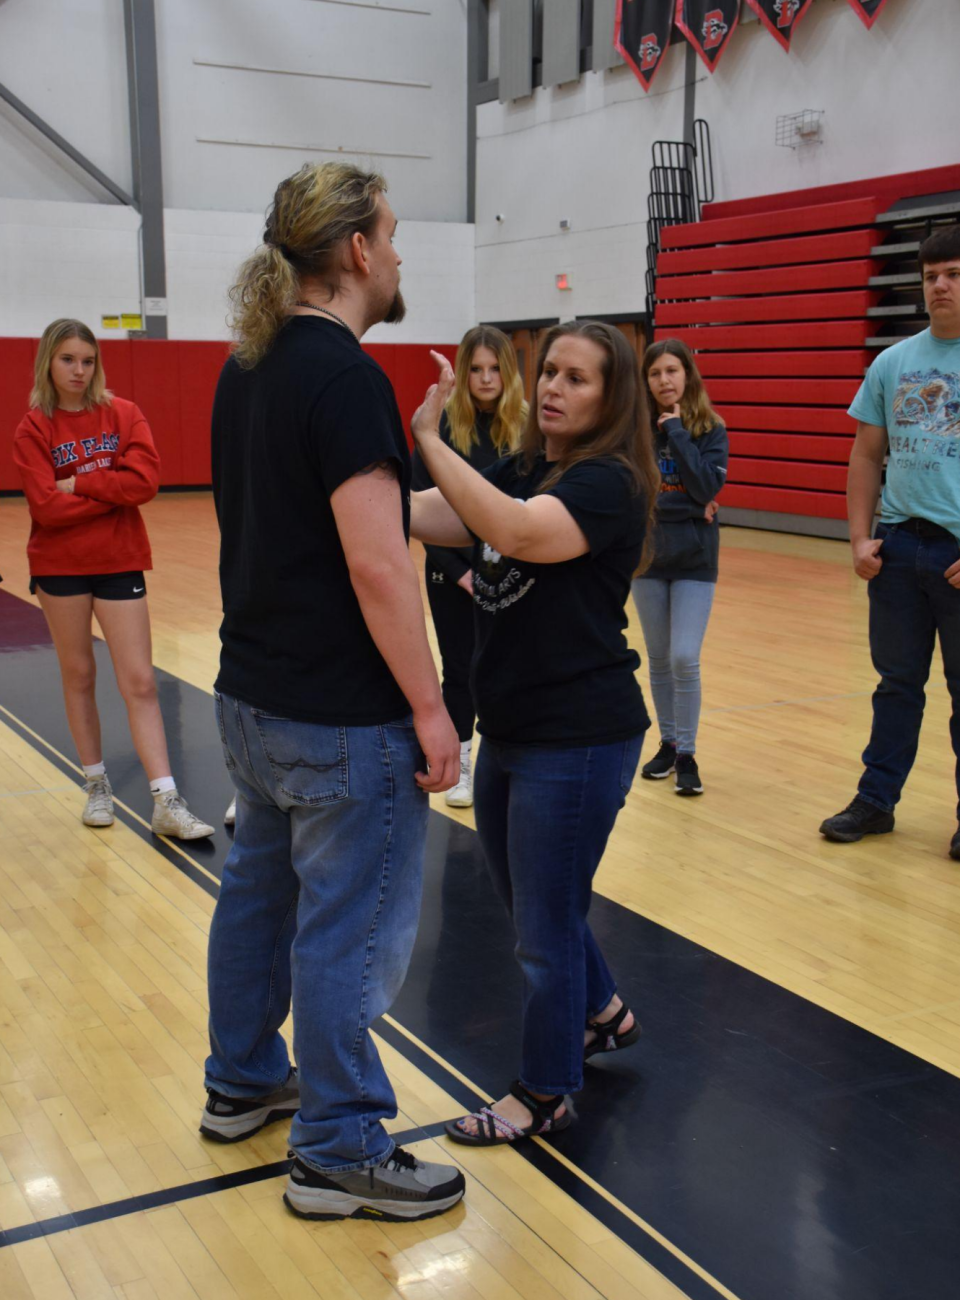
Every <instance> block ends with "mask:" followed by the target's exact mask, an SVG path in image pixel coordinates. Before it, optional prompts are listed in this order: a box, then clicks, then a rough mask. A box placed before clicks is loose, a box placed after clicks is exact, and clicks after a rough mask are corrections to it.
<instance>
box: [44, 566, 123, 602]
mask: <svg viewBox="0 0 960 1300" xmlns="http://www.w3.org/2000/svg"><path fill="white" fill-rule="evenodd" d="M38 587H39V588H40V590H41V591H42V592H43V593H44V594H45V595H47V596H93V597H94V598H95V599H96V600H140V599H142V597H143V596H144V595H145V594H146V591H147V584H146V580H145V579H144V576H143V573H142V572H141V571H140V570H137V571H136V572H131V573H78V574H76V575H75V576H68V577H61V576H60V575H59V574H58V575H57V576H56V577H48V576H47V575H46V574H44V575H43V576H42V577H39V578H34V577H31V579H30V595H31V596H35V595H36V592H37V588H38Z"/></svg>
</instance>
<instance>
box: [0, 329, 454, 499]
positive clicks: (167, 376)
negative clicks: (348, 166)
mask: <svg viewBox="0 0 960 1300" xmlns="http://www.w3.org/2000/svg"><path fill="white" fill-rule="evenodd" d="M100 346H101V350H102V353H103V364H104V369H105V371H106V375H107V384H108V386H109V387H110V389H111V390H112V391H113V392H115V393H116V394H117V396H118V397H126V398H128V399H129V400H130V401H133V402H136V404H137V405H138V406H139V407H140V409H141V410H142V411H143V413H144V415H145V416H146V418H147V421H148V422H149V424H150V428H151V430H152V431H153V437H154V441H155V442H156V444H157V449H158V451H159V452H160V460H161V474H160V482H161V484H162V485H163V486H164V487H197V486H205V485H207V484H209V482H210V414H211V411H212V409H213V395H214V391H215V389H216V386H217V379H218V377H219V374H220V370H221V367H222V366H223V363H224V361H225V359H226V357H227V355H228V347H227V344H225V343H208V342H200V341H189V340H178V339H172V340H154V339H104V340H101V345H100ZM36 347H37V341H36V340H35V339H14V338H0V491H10V490H19V488H20V481H19V478H18V477H17V474H16V471H15V469H14V466H13V458H12V456H11V450H10V449H11V444H12V442H13V433H14V430H15V429H16V427H17V425H18V424H19V423H20V420H21V418H22V417H23V414H24V412H25V411H26V409H27V399H28V396H29V393H30V388H31V385H32V382H33V358H34V355H35V353H36ZM435 350H436V351H438V352H442V353H443V354H444V356H447V357H449V359H450V361H451V362H452V361H453V360H454V358H455V356H456V352H457V349H456V345H455V344H447V343H441V344H437V345H436V347H435ZM366 351H368V352H369V353H370V354H371V356H373V357H374V358H375V359H376V360H377V361H378V362H379V363H380V365H381V366H383V368H384V370H385V371H386V373H387V375H388V377H389V379H390V381H391V383H392V384H393V387H394V391H395V392H396V394H397V404H398V405H399V407H400V414H401V416H402V418H403V424H404V428H405V429H406V430H407V437H408V441H409V430H410V419H411V416H412V415H413V413H414V411H415V410H416V409H417V407H418V406H419V404H420V402H421V401H422V400H423V395H424V393H425V392H426V390H427V387H428V386H429V385H430V384H431V383H433V381H434V379H435V378H436V373H437V368H436V365H435V363H434V361H433V360H432V358H431V356H430V345H429V344H415V343H388V344H371V345H370V346H369V347H367V349H366Z"/></svg>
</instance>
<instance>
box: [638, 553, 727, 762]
mask: <svg viewBox="0 0 960 1300" xmlns="http://www.w3.org/2000/svg"><path fill="white" fill-rule="evenodd" d="M632 590H633V600H634V604H635V605H636V607H637V613H638V614H639V616H640V626H641V627H642V628H643V639H644V641H645V642H646V646H647V660H648V663H649V668H650V693H651V694H652V696H653V707H654V708H655V709H656V712H657V722H658V724H659V726H660V735H661V737H662V739H663V740H668V741H670V742H671V743H672V744H675V745H676V747H677V752H678V753H680V754H694V753H696V749H697V727H698V726H699V723H700V647H701V646H702V645H703V638H704V636H705V635H706V631H707V622H708V621H709V618H710V610H711V609H712V607H713V593H714V591H715V590H716V583H714V582H692V581H691V580H690V579H689V578H634V580H633V587H632Z"/></svg>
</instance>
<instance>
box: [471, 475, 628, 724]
mask: <svg viewBox="0 0 960 1300" xmlns="http://www.w3.org/2000/svg"><path fill="white" fill-rule="evenodd" d="M549 468H550V467H549V465H548V464H547V462H546V461H545V460H544V459H543V458H542V457H541V458H540V459H539V460H538V461H537V462H536V464H535V465H534V467H533V470H532V471H531V472H530V473H529V474H527V473H524V470H523V466H522V462H521V461H520V460H519V459H518V458H517V457H516V456H510V457H507V458H505V459H504V460H500V461H497V463H496V464H495V465H492V466H491V467H490V468H489V469H488V470H485V471H484V477H485V478H487V479H488V480H489V481H490V482H491V483H493V484H494V486H495V487H497V488H499V489H500V491H501V492H505V493H506V494H507V495H508V496H511V497H513V498H515V499H517V500H522V501H525V500H528V499H529V498H531V497H533V496H534V495H535V494H536V489H537V485H538V484H539V483H540V482H541V481H542V480H543V478H544V477H545V475H546V474H547V472H548V470H549ZM545 495H549V496H555V497H557V499H558V500H560V501H562V502H563V504H564V505H565V506H566V508H567V510H569V512H570V514H571V515H572V516H573V518H574V520H575V521H576V523H577V524H578V525H579V527H580V528H581V529H582V531H583V533H584V535H585V537H586V539H587V541H588V542H589V544H590V550H589V552H588V553H587V554H586V555H580V556H578V557H577V558H576V559H573V560H565V561H563V562H561V563H559V564H534V563H532V562H530V561H528V560H516V559H512V558H510V557H509V556H502V555H500V554H499V553H498V552H497V551H494V550H493V549H492V548H491V547H490V546H488V545H486V543H484V542H482V541H478V542H477V543H476V545H475V547H474V561H473V574H474V577H473V584H474V610H475V617H476V630H477V641H476V652H475V656H474V661H473V671H472V686H473V693H474V699H475V701H476V705H477V714H478V727H479V731H480V733H481V735H484V736H489V737H490V739H491V740H497V741H502V742H505V743H515V744H530V745H551V746H567V747H574V746H581V745H603V744H612V743H613V742H614V741H618V740H627V739H629V738H630V737H631V736H636V735H639V734H640V733H641V732H644V731H646V729H647V727H649V725H650V719H649V717H648V715H647V710H646V707H645V706H644V702H643V693H642V691H641V690H640V685H639V683H638V682H637V679H636V677H635V676H634V674H635V672H636V670H637V669H638V668H639V667H640V658H639V655H638V654H637V653H636V651H635V650H631V649H630V647H629V646H628V645H627V641H626V638H625V637H624V634H623V633H624V628H625V627H626V626H627V617H626V613H625V611H624V606H625V604H626V601H627V597H628V595H629V593H630V579H631V577H632V576H633V573H634V570H635V569H636V567H637V565H638V563H639V561H640V552H641V550H642V547H643V538H644V531H645V526H646V509H645V504H644V500H643V497H642V496H641V495H638V494H637V493H636V492H635V491H634V488H633V483H632V480H631V477H630V474H629V473H628V471H627V470H626V468H625V467H624V466H623V465H621V464H620V463H619V462H618V461H615V460H612V459H608V458H599V457H598V458H597V459H595V460H588V461H584V462H582V463H581V464H579V465H575V466H573V467H572V468H571V469H569V470H567V471H566V473H565V474H564V475H563V477H562V478H561V479H560V481H559V483H556V484H555V485H554V486H553V487H552V488H549V489H548V491H547V493H546V494H545Z"/></svg>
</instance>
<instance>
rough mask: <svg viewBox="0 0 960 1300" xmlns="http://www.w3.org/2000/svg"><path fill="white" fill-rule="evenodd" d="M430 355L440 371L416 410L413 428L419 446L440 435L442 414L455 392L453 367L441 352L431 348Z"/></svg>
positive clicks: (412, 422) (412, 423)
mask: <svg viewBox="0 0 960 1300" xmlns="http://www.w3.org/2000/svg"><path fill="white" fill-rule="evenodd" d="M430 355H431V356H432V357H433V359H434V361H435V362H436V363H437V370H438V371H439V372H440V373H439V377H438V379H437V382H436V383H435V384H431V385H430V387H429V388H428V389H427V392H426V396H425V397H424V399H423V401H422V402H421V403H420V405H419V406H418V407H417V409H416V411H415V412H414V416H413V420H412V421H411V425H410V427H411V429H412V430H413V436H414V438H415V439H416V441H417V445H418V446H422V444H423V443H424V442H425V441H427V440H428V439H430V438H438V437H439V436H440V416H441V415H442V414H443V408H444V407H445V406H446V404H447V402H448V401H449V399H450V394H451V393H452V392H453V367H452V366H451V364H450V362H449V361H448V360H447V358H446V357H445V356H443V354H442V353H440V352H434V351H432V350H431V352H430Z"/></svg>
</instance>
